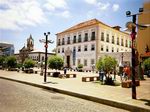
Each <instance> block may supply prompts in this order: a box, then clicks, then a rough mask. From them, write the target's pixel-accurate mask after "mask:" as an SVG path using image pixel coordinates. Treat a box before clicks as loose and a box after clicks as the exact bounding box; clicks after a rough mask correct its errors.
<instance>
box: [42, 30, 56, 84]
mask: <svg viewBox="0 0 150 112" xmlns="http://www.w3.org/2000/svg"><path fill="white" fill-rule="evenodd" d="M48 35H50V32H47V33H44V36H45V37H46V38H45V39H42V40H39V41H40V42H41V43H45V46H44V47H45V72H44V82H45V83H46V73H47V48H48V43H53V41H51V40H48Z"/></svg>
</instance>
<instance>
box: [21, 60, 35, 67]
mask: <svg viewBox="0 0 150 112" xmlns="http://www.w3.org/2000/svg"><path fill="white" fill-rule="evenodd" d="M23 65H24V67H25V68H32V67H34V65H35V62H34V61H33V60H32V59H29V58H27V59H25V61H24V64H23Z"/></svg>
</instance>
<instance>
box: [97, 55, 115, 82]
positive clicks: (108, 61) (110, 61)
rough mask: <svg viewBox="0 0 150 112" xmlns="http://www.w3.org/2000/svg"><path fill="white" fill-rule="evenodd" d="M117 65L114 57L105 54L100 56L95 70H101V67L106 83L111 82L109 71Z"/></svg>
mask: <svg viewBox="0 0 150 112" xmlns="http://www.w3.org/2000/svg"><path fill="white" fill-rule="evenodd" d="M116 65H117V61H116V59H115V58H112V57H110V56H105V57H103V58H100V59H99V60H98V61H97V63H96V68H97V70H99V71H101V70H102V69H103V70H104V72H105V77H106V81H105V83H106V84H112V83H113V82H112V78H111V77H110V72H111V71H113V70H115V67H116Z"/></svg>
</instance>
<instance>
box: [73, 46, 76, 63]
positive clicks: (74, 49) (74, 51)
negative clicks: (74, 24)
mask: <svg viewBox="0 0 150 112" xmlns="http://www.w3.org/2000/svg"><path fill="white" fill-rule="evenodd" d="M75 53H76V47H73V65H75V57H76V56H75Z"/></svg>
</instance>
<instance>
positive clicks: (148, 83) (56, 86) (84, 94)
mask: <svg viewBox="0 0 150 112" xmlns="http://www.w3.org/2000/svg"><path fill="white" fill-rule="evenodd" d="M39 71H40V70H39ZM48 71H53V70H48ZM59 72H61V73H63V71H59ZM68 73H75V74H77V77H76V78H62V79H61V78H54V77H47V83H46V84H44V83H43V81H44V77H43V76H40V74H39V73H38V74H26V73H23V72H21V71H20V72H16V71H5V70H0V78H5V79H11V80H15V81H19V82H22V83H26V84H30V85H34V86H37V87H43V88H46V89H52V90H54V91H58V92H60V93H64V94H68V95H72V96H76V97H80V98H84V99H88V100H92V101H95V102H99V103H104V104H108V105H112V106H116V107H120V108H126V109H127V110H132V111H137V112H140V111H141V112H143V111H145V112H146V111H150V89H149V87H150V78H147V77H146V78H145V79H146V80H143V81H140V86H138V87H137V100H133V99H132V96H131V88H122V87H121V86H108V85H100V84H99V83H95V82H82V77H83V76H98V74H96V73H92V72H72V71H68ZM117 81H120V77H119V76H117Z"/></svg>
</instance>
